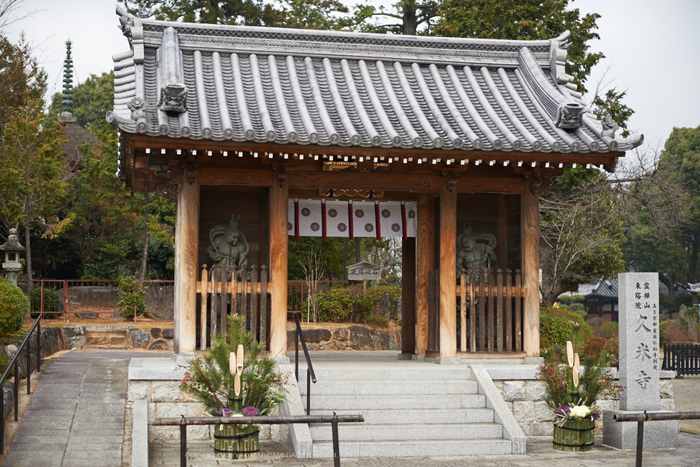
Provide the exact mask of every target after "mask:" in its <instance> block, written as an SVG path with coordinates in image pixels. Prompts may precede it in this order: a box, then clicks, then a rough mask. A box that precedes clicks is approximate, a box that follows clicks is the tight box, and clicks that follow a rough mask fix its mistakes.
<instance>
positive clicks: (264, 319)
mask: <svg viewBox="0 0 700 467" xmlns="http://www.w3.org/2000/svg"><path fill="white" fill-rule="evenodd" d="M248 274H250V281H248ZM270 286H271V283H270V282H269V281H268V270H267V267H266V266H262V267H261V268H260V270H258V268H257V266H255V265H254V266H252V267H251V268H250V269H247V268H245V269H242V270H241V271H240V275H239V272H238V271H237V269H236V268H232V269H231V270H230V271H223V270H220V269H218V270H211V271H207V267H206V265H204V267H203V268H202V276H201V280H200V282H199V283H198V284H197V293H198V294H199V297H200V301H199V307H200V310H199V311H200V321H199V323H200V324H199V325H200V334H199V336H200V342H199V349H200V350H205V349H206V348H207V346H208V344H210V343H211V338H212V336H214V334H216V333H217V332H226V331H227V326H228V324H227V323H228V316H229V315H231V314H240V315H242V316H245V317H246V324H247V328H248V330H250V331H251V332H252V333H253V334H254V335H255V337H256V339H259V340H260V342H265V343H266V344H267V342H268V337H269V332H270V329H269V319H268V315H267V314H268V304H269V303H270V300H269V298H268V293H269V290H270Z"/></svg>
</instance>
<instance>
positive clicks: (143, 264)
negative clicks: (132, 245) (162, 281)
mask: <svg viewBox="0 0 700 467" xmlns="http://www.w3.org/2000/svg"><path fill="white" fill-rule="evenodd" d="M144 205H145V207H146V209H145V213H144V218H145V219H144V220H145V227H144V235H143V251H142V252H141V274H140V278H141V280H142V281H145V280H146V272H147V270H148V244H149V241H150V239H151V234H150V229H149V227H148V218H149V215H150V211H149V209H148V192H146V194H145V197H144Z"/></svg>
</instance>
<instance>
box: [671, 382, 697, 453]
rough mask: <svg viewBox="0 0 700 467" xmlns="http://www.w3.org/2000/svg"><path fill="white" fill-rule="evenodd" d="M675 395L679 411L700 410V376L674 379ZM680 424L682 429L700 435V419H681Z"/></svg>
mask: <svg viewBox="0 0 700 467" xmlns="http://www.w3.org/2000/svg"><path fill="white" fill-rule="evenodd" d="M673 397H674V399H675V402H676V410H677V411H679V412H700V377H699V376H686V377H684V378H682V379H674V380H673ZM678 424H679V426H680V429H681V431H687V432H689V433H695V434H697V435H700V420H681V421H679V422H678ZM698 449H700V448H698Z"/></svg>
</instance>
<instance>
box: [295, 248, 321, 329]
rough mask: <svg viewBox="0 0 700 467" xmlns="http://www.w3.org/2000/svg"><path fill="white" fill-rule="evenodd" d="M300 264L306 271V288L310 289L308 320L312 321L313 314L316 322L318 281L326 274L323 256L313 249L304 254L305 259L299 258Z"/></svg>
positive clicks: (317, 317)
mask: <svg viewBox="0 0 700 467" xmlns="http://www.w3.org/2000/svg"><path fill="white" fill-rule="evenodd" d="M299 265H300V266H301V268H302V270H303V271H304V277H305V282H306V288H307V290H308V295H307V306H308V313H307V317H308V320H309V321H311V317H312V316H313V320H314V323H315V322H317V321H318V319H319V316H318V281H320V280H321V278H322V277H323V275H324V274H325V272H324V270H323V266H322V261H321V258H320V257H319V255H318V252H317V251H316V249H311V250H309V252H308V253H307V254H306V255H305V256H304V258H303V261H302V260H299Z"/></svg>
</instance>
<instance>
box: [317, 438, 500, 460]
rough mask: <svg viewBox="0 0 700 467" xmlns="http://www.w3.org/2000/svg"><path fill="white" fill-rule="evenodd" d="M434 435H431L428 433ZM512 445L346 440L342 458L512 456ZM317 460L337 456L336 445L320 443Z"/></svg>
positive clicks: (495, 441)
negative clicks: (334, 453) (334, 447)
mask: <svg viewBox="0 0 700 467" xmlns="http://www.w3.org/2000/svg"><path fill="white" fill-rule="evenodd" d="M426 435H427V436H430V434H429V433H426ZM511 452H512V447H511V442H510V441H508V440H505V439H479V440H443V439H424V440H415V441H410V442H406V441H343V438H342V436H341V437H340V456H341V458H347V457H438V456H439V457H446V456H476V455H478V456H494V455H507V454H511ZM313 457H315V458H324V457H325V458H328V457H333V442H332V441H319V442H317V443H316V442H315V443H314V445H313Z"/></svg>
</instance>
